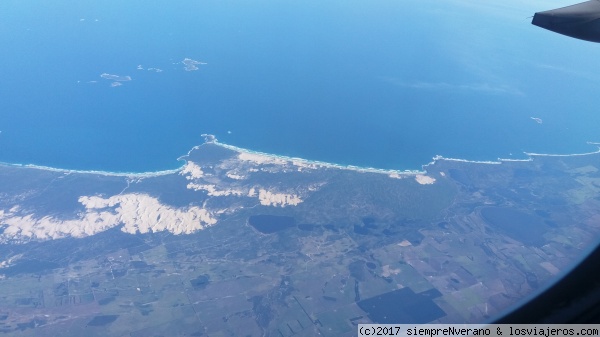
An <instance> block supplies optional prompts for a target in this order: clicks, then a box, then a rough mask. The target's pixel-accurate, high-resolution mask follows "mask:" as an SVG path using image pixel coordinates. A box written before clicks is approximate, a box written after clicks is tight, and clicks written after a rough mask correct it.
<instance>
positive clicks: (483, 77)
mask: <svg viewBox="0 0 600 337" xmlns="http://www.w3.org/2000/svg"><path fill="white" fill-rule="evenodd" d="M567 4H569V2H568V1H551V2H534V3H528V4H522V3H519V2H517V1H509V2H508V3H507V2H506V1H502V2H501V1H495V0H494V1H491V2H486V3H485V4H471V3H468V2H465V1H459V0H454V1H447V2H443V3H440V2H439V1H428V0H425V1H417V0H409V1H392V0H379V1H370V0H362V1H358V0H344V1H341V0H336V1H329V2H322V1H312V0H310V1H302V2H294V1H274V0H271V1H269V0H259V1H253V2H239V1H217V0H207V1H177V2H176V3H165V2H147V1H146V2H145V1H141V0H137V1H128V2H126V3H124V2H121V1H104V2H96V1H61V2H60V3H58V4H57V3H53V4H46V3H42V4H40V3H39V2H37V1H32V0H24V1H13V0H7V1H3V2H2V3H0V45H1V46H3V47H2V53H1V55H0V60H1V61H2V62H0V74H2V78H1V79H0V131H1V132H0V162H4V163H20V164H34V165H43V166H50V167H56V168H65V169H78V170H103V171H111V172H149V171H157V170H168V169H174V168H177V167H179V166H181V165H182V163H181V162H179V161H177V158H178V157H180V156H181V155H184V154H185V153H187V152H188V151H189V150H190V149H191V148H192V147H193V146H195V145H198V144H201V143H202V142H203V138H202V137H201V136H200V135H201V134H203V133H209V134H214V135H215V136H216V137H217V138H218V139H219V141H220V142H222V143H226V144H230V145H234V146H238V147H242V148H246V149H250V150H255V151H261V152H265V153H272V154H277V155H285V156H293V157H301V158H305V159H309V160H318V161H324V162H330V163H337V164H342V165H356V166H364V167H375V168H382V169H397V170H404V169H410V170H412V169H419V168H420V167H421V165H424V164H427V163H428V162H430V161H431V159H432V158H433V157H434V156H435V155H442V156H444V157H449V158H462V159H467V160H478V161H479V160H496V159H497V158H508V159H525V158H527V156H526V154H525V153H524V152H535V153H560V154H569V153H582V152H590V151H594V150H596V149H597V146H595V145H590V144H588V143H587V142H599V141H600V134H599V132H598V130H600V113H599V112H598V104H597V103H598V92H599V90H600V72H599V71H598V66H597V65H598V61H597V60H598V59H600V57H599V56H600V49H598V46H597V45H595V44H593V43H589V42H583V41H578V40H574V39H570V38H567V37H564V36H560V35H557V34H553V33H550V32H547V31H544V30H542V29H540V28H538V27H535V26H532V25H531V24H530V19H528V18H527V17H528V16H531V15H533V12H535V11H540V10H546V9H550V8H555V7H560V6H561V5H567ZM546 7H548V8H546ZM186 58H189V59H192V60H196V61H198V62H202V63H206V64H197V65H196V66H197V67H198V69H197V70H194V71H186V70H185V64H183V60H184V59H186ZM102 74H108V76H105V77H108V78H103V77H101V75H102ZM110 75H115V76H110ZM126 76H129V77H130V79H131V80H125V79H126ZM111 78H112V79H111ZM115 78H117V79H119V80H116V81H115V80H114V79H115ZM113 83H118V85H114V86H112V85H111V84H113Z"/></svg>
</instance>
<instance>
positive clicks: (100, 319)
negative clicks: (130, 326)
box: [87, 315, 119, 326]
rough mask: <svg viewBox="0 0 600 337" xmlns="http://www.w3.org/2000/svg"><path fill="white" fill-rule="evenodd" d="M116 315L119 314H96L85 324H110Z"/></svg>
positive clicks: (115, 318)
mask: <svg viewBox="0 0 600 337" xmlns="http://www.w3.org/2000/svg"><path fill="white" fill-rule="evenodd" d="M118 317H119V315H101V316H96V317H94V318H92V320H91V321H89V322H88V324H87V325H89V326H102V325H107V324H110V323H112V322H114V321H116V320H117V318H118Z"/></svg>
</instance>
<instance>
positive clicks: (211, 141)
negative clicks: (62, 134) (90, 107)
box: [0, 134, 600, 178]
mask: <svg viewBox="0 0 600 337" xmlns="http://www.w3.org/2000/svg"><path fill="white" fill-rule="evenodd" d="M202 137H204V138H205V141H204V143H202V144H200V145H196V146H194V147H192V148H191V149H190V150H189V151H188V153H187V154H185V155H182V156H180V157H178V158H177V160H178V161H183V162H184V163H183V164H182V165H181V166H180V167H178V168H175V169H170V170H161V171H150V172H111V171H102V170H75V169H63V168H56V167H50V166H44V165H35V164H15V163H4V162H0V167H2V166H4V167H14V168H30V169H37V170H44V171H51V172H60V173H65V174H72V173H79V174H96V175H102V176H112V177H127V178H151V177H159V176H165V175H170V174H177V173H179V172H180V171H181V170H183V169H184V167H185V165H186V164H187V160H186V159H185V157H187V156H188V155H189V154H190V153H191V152H192V151H194V150H197V149H199V148H200V147H201V146H202V145H204V144H213V145H217V146H220V147H223V148H226V149H229V150H232V151H235V152H237V153H240V154H242V153H245V154H250V155H256V156H261V157H265V158H269V159H272V160H274V161H276V162H279V163H282V164H283V163H284V162H285V163H292V164H296V163H298V164H300V165H311V166H315V167H316V168H326V169H339V170H348V171H355V172H361V173H378V174H386V175H394V176H415V175H421V174H426V173H427V170H426V167H428V166H431V165H434V164H435V163H436V162H438V161H454V162H463V163H472V164H486V165H500V164H502V163H504V162H530V161H533V160H534V158H535V157H579V156H590V155H596V154H600V143H598V142H589V141H588V142H587V144H588V145H592V146H596V147H597V150H596V151H591V152H585V153H571V154H551V153H534V152H523V153H524V154H525V155H526V156H527V157H528V158H525V159H510V158H498V159H497V160H495V161H493V160H485V161H478V160H468V159H461V158H447V157H444V156H442V155H436V156H434V157H433V158H432V161H431V162H429V163H427V164H423V165H422V166H421V170H394V169H378V168H375V167H362V166H355V165H342V164H336V163H328V162H323V161H318V160H310V159H304V158H298V157H290V156H283V155H277V154H271V153H265V152H260V151H254V150H250V149H245V148H242V147H238V146H235V145H230V144H225V143H221V142H219V141H218V140H217V138H216V137H215V136H214V135H210V134H202Z"/></svg>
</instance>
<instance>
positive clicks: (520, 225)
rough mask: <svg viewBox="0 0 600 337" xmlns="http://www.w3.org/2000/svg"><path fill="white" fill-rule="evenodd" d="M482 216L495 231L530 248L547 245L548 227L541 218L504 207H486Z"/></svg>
mask: <svg viewBox="0 0 600 337" xmlns="http://www.w3.org/2000/svg"><path fill="white" fill-rule="evenodd" d="M481 215H482V216H483V218H484V219H485V220H486V221H487V222H488V223H489V224H490V225H491V227H492V228H493V229H495V230H498V231H499V232H502V233H505V234H506V235H508V236H510V237H512V238H513V239H515V240H518V241H521V242H523V243H524V244H526V245H528V246H538V247H541V246H543V245H544V244H545V243H546V239H544V234H546V232H547V231H548V225H546V224H545V223H544V221H542V219H541V218H540V217H539V216H536V215H533V214H529V213H525V212H522V211H519V210H516V209H512V208H503V207H484V208H482V209H481Z"/></svg>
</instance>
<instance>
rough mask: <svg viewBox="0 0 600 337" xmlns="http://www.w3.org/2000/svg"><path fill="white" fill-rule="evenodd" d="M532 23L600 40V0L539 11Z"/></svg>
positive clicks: (580, 36) (577, 36)
mask: <svg viewBox="0 0 600 337" xmlns="http://www.w3.org/2000/svg"><path fill="white" fill-rule="evenodd" d="M531 23H532V24H534V25H536V26H539V27H542V28H545V29H548V30H551V31H553V32H556V33H559V34H563V35H567V36H570V37H574V38H576V39H581V40H586V41H592V42H600V0H591V1H586V2H582V3H579V4H576V5H572V6H567V7H563V8H558V9H552V10H549V11H544V12H538V13H535V15H534V16H533V20H532V21H531Z"/></svg>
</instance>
